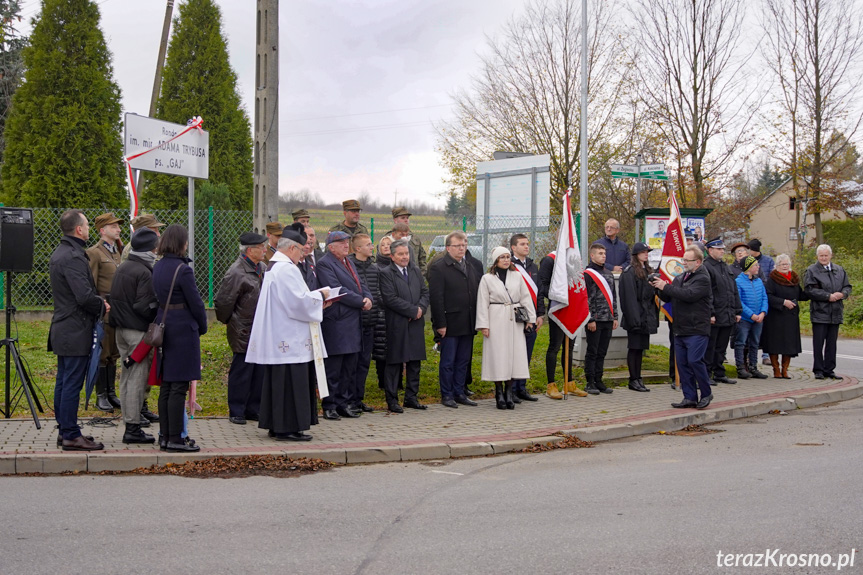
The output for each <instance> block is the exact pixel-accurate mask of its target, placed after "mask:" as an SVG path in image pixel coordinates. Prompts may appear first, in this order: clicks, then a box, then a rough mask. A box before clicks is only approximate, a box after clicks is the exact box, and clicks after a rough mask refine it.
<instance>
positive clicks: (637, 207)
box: [635, 152, 641, 242]
mask: <svg viewBox="0 0 863 575" xmlns="http://www.w3.org/2000/svg"><path fill="white" fill-rule="evenodd" d="M635 163H636V164H638V178H637V179H636V180H635V181H636V184H635V213H638V212H640V211H641V152H639V153H638V155H637V156H635ZM635 241H636V242H640V241H641V220H640V219H638V218H635Z"/></svg>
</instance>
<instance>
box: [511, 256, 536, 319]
mask: <svg viewBox="0 0 863 575" xmlns="http://www.w3.org/2000/svg"><path fill="white" fill-rule="evenodd" d="M515 269H517V270H518V273H520V274H521V279H523V280H524V283H525V285H526V286H527V291H529V292H530V298H531V299H532V300H533V307H534V309H536V294H537V293H539V290H538V289H537V287H536V282H535V281H533V278H532V277H530V274H529V273H527V270H526V269H524V268H523V267H521V265H520V264H519V263H518V262H516V264H515Z"/></svg>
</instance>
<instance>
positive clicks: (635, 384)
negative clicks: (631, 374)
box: [627, 379, 650, 391]
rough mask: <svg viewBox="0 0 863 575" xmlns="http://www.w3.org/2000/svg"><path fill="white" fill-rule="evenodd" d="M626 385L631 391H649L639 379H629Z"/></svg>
mask: <svg viewBox="0 0 863 575" xmlns="http://www.w3.org/2000/svg"><path fill="white" fill-rule="evenodd" d="M627 387H628V388H629V389H631V390H632V391H650V390H649V389H647V388H646V387H644V384H643V383H642V382H641V380H640V379H635V380H632V381H630V382H629V385H628V386H627Z"/></svg>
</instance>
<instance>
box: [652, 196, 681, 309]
mask: <svg viewBox="0 0 863 575" xmlns="http://www.w3.org/2000/svg"><path fill="white" fill-rule="evenodd" d="M668 203H669V204H670V213H669V215H668V224H667V225H666V226H665V241H664V242H663V244H662V260H661V261H660V262H659V270H658V271H659V274H660V275H661V276H662V279H663V280H665V281H667V282H668V283H671V282H672V281H673V280H674V278H676V277H677V276H679V275H680V274H681V273H683V252H684V251H686V236H685V235H684V232H683V222H682V221H681V219H680V209H679V208H678V207H677V198H675V197H674V192H671V194H670V195H669V196H668ZM661 309H662V313H664V314H665V316H666V317H667V318H668V319H669V320H672V321H673V319H674V318H673V317H672V313H671V303H670V302H669V303H665V304H663V305H662V308H661Z"/></svg>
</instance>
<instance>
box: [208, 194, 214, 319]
mask: <svg viewBox="0 0 863 575" xmlns="http://www.w3.org/2000/svg"><path fill="white" fill-rule="evenodd" d="M207 212H208V215H209V224H210V225H209V230H208V232H209V238H208V240H209V241H208V243H209V247H210V265H209V266H208V267H209V270H210V278H209V279H210V284H209V288H210V289H209V296H210V298H209V300H210V307H213V266H214V265H215V264H214V261H213V259H214V258H213V206H210V208H209V210H207Z"/></svg>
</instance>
